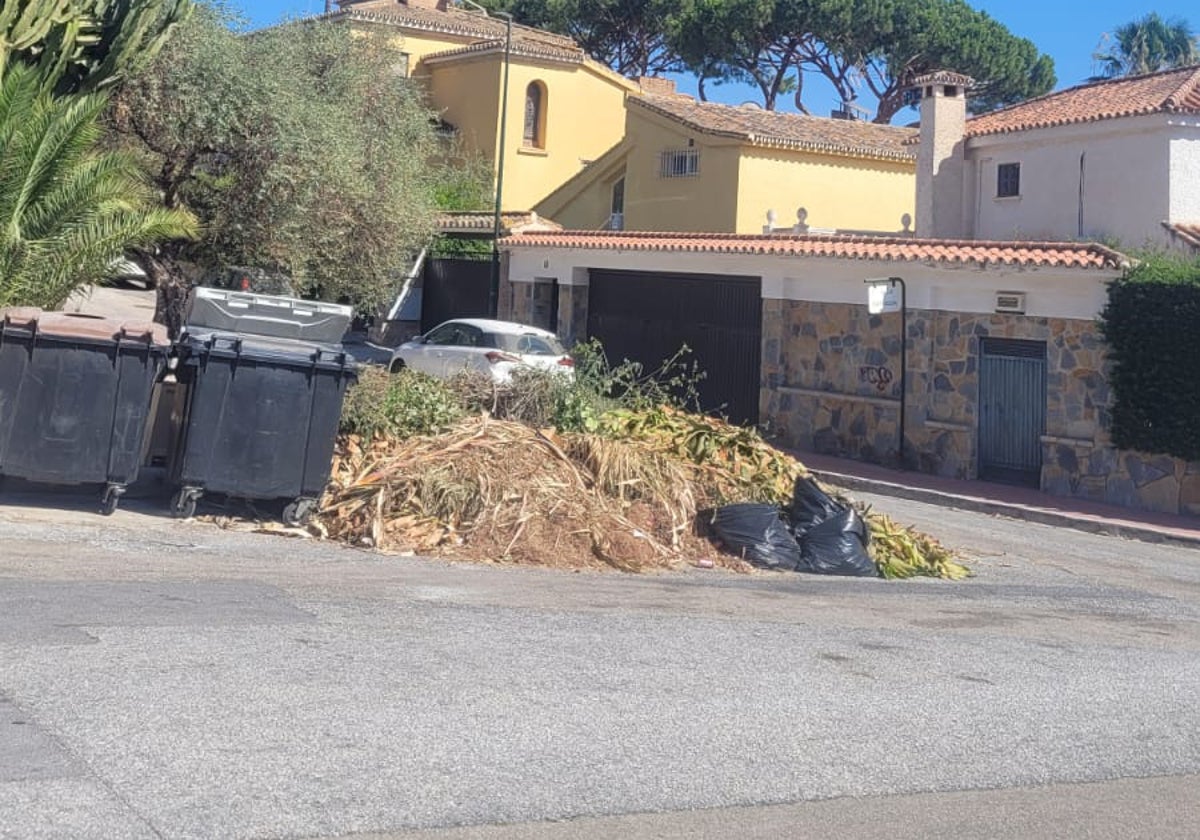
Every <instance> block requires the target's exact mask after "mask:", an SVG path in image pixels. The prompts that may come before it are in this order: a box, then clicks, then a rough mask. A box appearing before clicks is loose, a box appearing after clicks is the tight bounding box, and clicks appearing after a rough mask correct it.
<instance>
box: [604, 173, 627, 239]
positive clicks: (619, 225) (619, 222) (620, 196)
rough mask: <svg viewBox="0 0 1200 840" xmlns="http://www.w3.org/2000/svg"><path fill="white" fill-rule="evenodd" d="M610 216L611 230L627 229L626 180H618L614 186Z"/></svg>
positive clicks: (609, 226)
mask: <svg viewBox="0 0 1200 840" xmlns="http://www.w3.org/2000/svg"><path fill="white" fill-rule="evenodd" d="M611 208H612V209H611V210H610V211H609V215H608V229H609V230H624V228H625V179H624V178H618V179H617V180H616V182H615V183H614V184H613V185H612V205H611Z"/></svg>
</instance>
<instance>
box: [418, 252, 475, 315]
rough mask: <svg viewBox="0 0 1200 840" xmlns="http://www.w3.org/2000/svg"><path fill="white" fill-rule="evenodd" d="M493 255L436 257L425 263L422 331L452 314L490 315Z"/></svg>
mask: <svg viewBox="0 0 1200 840" xmlns="http://www.w3.org/2000/svg"><path fill="white" fill-rule="evenodd" d="M491 283H492V258H491V255H488V256H487V257H486V258H483V259H434V260H428V261H426V263H425V276H424V279H423V281H422V288H421V332H423V333H427V332H429V331H430V330H431V329H433V328H434V327H436V326H437V325H438V324H440V323H442V322H443V321H449V320H450V319H451V318H487V317H489V316H490V312H489V307H488V303H489V301H488V296H489V293H490V292H491Z"/></svg>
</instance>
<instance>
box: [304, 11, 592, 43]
mask: <svg viewBox="0 0 1200 840" xmlns="http://www.w3.org/2000/svg"><path fill="white" fill-rule="evenodd" d="M341 6H342V8H341V10H340V11H336V12H331V13H330V14H329V15H328V16H327V17H330V18H335V19H337V18H345V19H350V20H361V21H367V22H372V23H388V24H393V25H400V26H408V27H412V28H413V29H421V30H425V31H428V32H440V33H443V34H446V35H462V36H466V37H475V38H480V39H484V40H493V39H496V38H500V39H503V38H504V33H505V23H504V21H503V20H502V19H500V18H492V17H487V16H485V15H483V14H482V13H480V12H474V11H470V10H466V9H460V8H457V7H454V6H451V7H448V8H447V9H446V10H445V11H439V10H437V9H423V8H420V7H416V6H408V5H406V4H404V3H401V2H399V0H360V2H347V3H343V4H341ZM512 31H513V42H514V43H516V42H517V41H532V42H538V43H542V44H545V45H546V46H557V47H559V48H562V49H568V50H571V49H574V50H578V49H579V47H578V46H577V45H576V44H575V41H574V40H572V39H571V38H569V37H567V36H566V35H557V34H555V33H553V32H546V31H544V30H541V29H534V28H532V27H529V26H522V25H521V24H517V23H514V24H513V28H512Z"/></svg>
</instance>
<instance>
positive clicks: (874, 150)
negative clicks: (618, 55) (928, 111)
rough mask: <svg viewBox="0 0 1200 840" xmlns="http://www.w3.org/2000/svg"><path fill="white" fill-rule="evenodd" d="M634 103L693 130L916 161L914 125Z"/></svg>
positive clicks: (679, 102) (676, 99)
mask: <svg viewBox="0 0 1200 840" xmlns="http://www.w3.org/2000/svg"><path fill="white" fill-rule="evenodd" d="M628 101H629V103H630V104H631V105H634V106H637V107H641V108H645V109H647V110H649V111H653V112H655V113H658V114H661V115H663V116H665V117H667V118H669V119H672V120H675V121H676V122H680V123H683V124H684V125H686V126H688V127H689V128H691V129H693V130H694V131H698V132H701V133H703V134H710V135H715V136H718V137H734V138H738V139H741V140H746V141H748V142H750V143H752V144H754V145H757V146H782V147H786V148H796V149H804V150H807V151H815V152H836V153H841V154H851V155H860V156H864V157H874V158H885V159H889V160H905V161H907V160H913V159H914V152H913V151H912V149H911V148H906V147H905V145H904V141H905V140H907V139H909V138H910V137H915V136H916V131H915V130H914V129H911V128H898V127H896V126H890V125H876V124H874V123H868V122H861V121H857V120H835V119H830V118H827V117H809V116H804V115H802V114H784V113H780V112H778V111H764V110H762V109H760V108H735V107H733V106H730V105H718V104H715V103H712V102H697V101H696V100H694V99H692V98H691V97H690V96H652V95H646V96H639V97H634V98H630V99H629V100H628Z"/></svg>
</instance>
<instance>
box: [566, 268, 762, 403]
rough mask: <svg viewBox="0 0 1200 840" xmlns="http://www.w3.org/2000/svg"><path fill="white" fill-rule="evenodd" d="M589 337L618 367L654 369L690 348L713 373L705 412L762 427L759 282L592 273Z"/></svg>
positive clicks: (703, 395) (703, 394) (705, 390)
mask: <svg viewBox="0 0 1200 840" xmlns="http://www.w3.org/2000/svg"><path fill="white" fill-rule="evenodd" d="M588 336H589V337H592V338H598V339H599V340H600V341H601V342H602V343H603V344H604V350H605V352H606V353H607V354H608V357H609V359H610V360H612V361H613V362H618V361H620V360H621V359H631V360H633V361H636V362H641V363H642V364H643V365H645V367H646V370H648V371H649V370H654V369H655V368H657V367H658V366H659V364H661V362H662V361H663V360H664V359H667V358H669V357H670V356H672V355H673V354H674V353H675V352H676V351H677V350H679V348H680V346H681V345H683V344H686V345H687V346H688V347H690V348H691V349H692V351H693V356H692V358H693V359H695V361H696V363H697V364H698V365H699V367H700V369H701V370H703V371H705V372H706V374H707V376H706V377H705V378H704V379H703V380H702V381H701V382H700V384H699V390H700V400H701V407H702V408H703V409H704V410H705V411H709V412H719V413H721V414H724V415H727V416H728V417H729V419H730V420H732V421H734V422H735V423H757V422H758V393H759V374H760V370H761V358H762V346H761V342H762V281H761V280H760V278H758V277H730V276H726V275H719V274H653V273H641V272H637V271H600V270H595V269H593V270H592V272H591V279H590V283H589V288H588Z"/></svg>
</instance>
